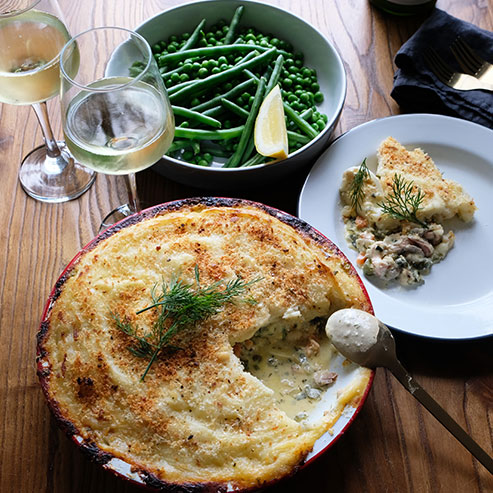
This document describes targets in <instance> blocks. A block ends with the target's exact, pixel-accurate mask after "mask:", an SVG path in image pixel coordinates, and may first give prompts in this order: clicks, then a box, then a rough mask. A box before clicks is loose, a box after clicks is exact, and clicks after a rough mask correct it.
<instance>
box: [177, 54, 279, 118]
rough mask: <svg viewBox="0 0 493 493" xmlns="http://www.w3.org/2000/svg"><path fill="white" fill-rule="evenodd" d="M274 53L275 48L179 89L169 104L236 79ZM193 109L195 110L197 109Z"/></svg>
mask: <svg viewBox="0 0 493 493" xmlns="http://www.w3.org/2000/svg"><path fill="white" fill-rule="evenodd" d="M275 51H276V49H275V48H271V49H270V50H269V51H266V52H265V53H262V54H261V55H259V56H257V57H255V58H252V59H251V60H248V61H247V62H244V63H241V64H240V65H235V66H234V67H231V68H230V69H228V70H225V71H224V72H221V73H219V74H214V75H210V76H209V77H207V78H205V79H202V80H198V81H196V82H195V84H191V85H189V86H187V87H184V88H183V89H180V90H179V91H178V92H176V93H173V94H171V95H170V100H171V102H175V101H177V100H179V99H183V98H186V97H190V95H191V94H193V93H197V92H199V91H201V90H204V89H209V88H210V87H214V86H215V85H218V84H220V83H222V82H224V81H226V80H228V79H231V78H233V77H236V76H237V75H238V74H241V73H242V72H243V70H245V69H246V68H251V67H255V66H256V65H260V64H262V63H264V62H266V61H267V60H269V58H270V57H271V56H272V55H273V54H274V52H275ZM193 109H194V110H196V109H197V108H193Z"/></svg>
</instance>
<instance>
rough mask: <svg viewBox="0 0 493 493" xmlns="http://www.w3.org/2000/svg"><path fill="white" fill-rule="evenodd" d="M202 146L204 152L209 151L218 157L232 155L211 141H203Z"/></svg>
mask: <svg viewBox="0 0 493 493" xmlns="http://www.w3.org/2000/svg"><path fill="white" fill-rule="evenodd" d="M201 147H202V150H203V151H204V152H208V153H210V154H212V155H213V156H216V157H229V156H231V152H228V151H225V150H224V149H223V148H222V147H219V146H218V145H214V144H212V143H209V142H207V141H205V142H202V145H201Z"/></svg>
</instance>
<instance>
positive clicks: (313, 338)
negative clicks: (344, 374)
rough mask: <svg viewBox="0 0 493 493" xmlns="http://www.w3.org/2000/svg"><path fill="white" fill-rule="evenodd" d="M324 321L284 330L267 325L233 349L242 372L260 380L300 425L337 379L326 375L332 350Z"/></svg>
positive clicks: (280, 326)
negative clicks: (241, 366)
mask: <svg viewBox="0 0 493 493" xmlns="http://www.w3.org/2000/svg"><path fill="white" fill-rule="evenodd" d="M325 322H326V320H325V319H322V318H316V319H314V320H312V321H310V322H308V323H300V324H295V325H294V326H289V327H288V326H287V325H286V324H284V323H276V324H273V325H269V326H267V327H264V328H262V329H260V330H259V331H257V333H256V334H255V335H254V337H253V338H251V339H248V340H247V341H244V342H242V343H238V344H236V345H235V353H236V355H237V356H238V357H239V358H240V360H241V362H242V363H243V366H244V368H245V370H246V371H248V372H249V373H251V374H252V375H254V376H255V377H257V378H258V379H259V380H261V381H262V382H263V383H264V384H265V385H266V386H267V387H269V388H270V389H271V390H272V391H273V392H274V396H275V402H276V404H277V405H278V406H279V408H280V409H281V410H282V411H284V412H285V413H286V414H287V416H288V417H290V418H292V419H294V420H296V421H303V420H304V419H306V418H307V417H308V416H309V413H310V411H311V410H312V409H313V408H314V407H315V406H316V405H317V403H318V402H319V401H320V399H321V397H322V394H323V392H324V391H325V390H327V388H328V387H330V386H331V385H332V384H333V383H334V382H335V381H336V379H337V373H335V372H333V371H330V370H329V368H330V362H331V359H332V357H333V355H334V349H333V347H332V345H331V344H330V342H329V340H328V338H327V336H326V335H325V330H324V327H325Z"/></svg>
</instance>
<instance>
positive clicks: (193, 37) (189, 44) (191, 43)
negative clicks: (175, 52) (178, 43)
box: [179, 19, 205, 51]
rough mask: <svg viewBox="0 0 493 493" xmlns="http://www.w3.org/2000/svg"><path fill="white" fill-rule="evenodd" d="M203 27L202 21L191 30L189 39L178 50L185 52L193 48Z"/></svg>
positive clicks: (203, 22)
mask: <svg viewBox="0 0 493 493" xmlns="http://www.w3.org/2000/svg"><path fill="white" fill-rule="evenodd" d="M204 26H205V19H202V20H201V21H200V22H199V23H198V25H197V27H196V28H195V29H194V30H193V33H192V34H191V35H190V37H189V38H188V39H187V42H186V43H185V44H184V45H183V46H182V47H181V48H180V49H179V51H186V50H189V49H190V48H192V47H193V46H195V44H196V43H197V41H198V39H199V37H200V31H202V29H203V28H204Z"/></svg>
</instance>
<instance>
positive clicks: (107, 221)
mask: <svg viewBox="0 0 493 493" xmlns="http://www.w3.org/2000/svg"><path fill="white" fill-rule="evenodd" d="M136 212H137V211H134V210H133V209H132V208H131V207H130V204H123V205H120V206H119V207H117V208H116V209H114V210H112V211H111V212H110V213H109V214H108V215H107V216H106V217H105V218H104V219H103V221H102V222H101V226H99V232H100V233H101V232H102V231H104V230H105V229H108V228H109V227H110V226H113V224H115V223H117V222H119V221H121V220H122V219H125V218H126V217H128V216H131V215H133V214H135V213H136Z"/></svg>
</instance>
